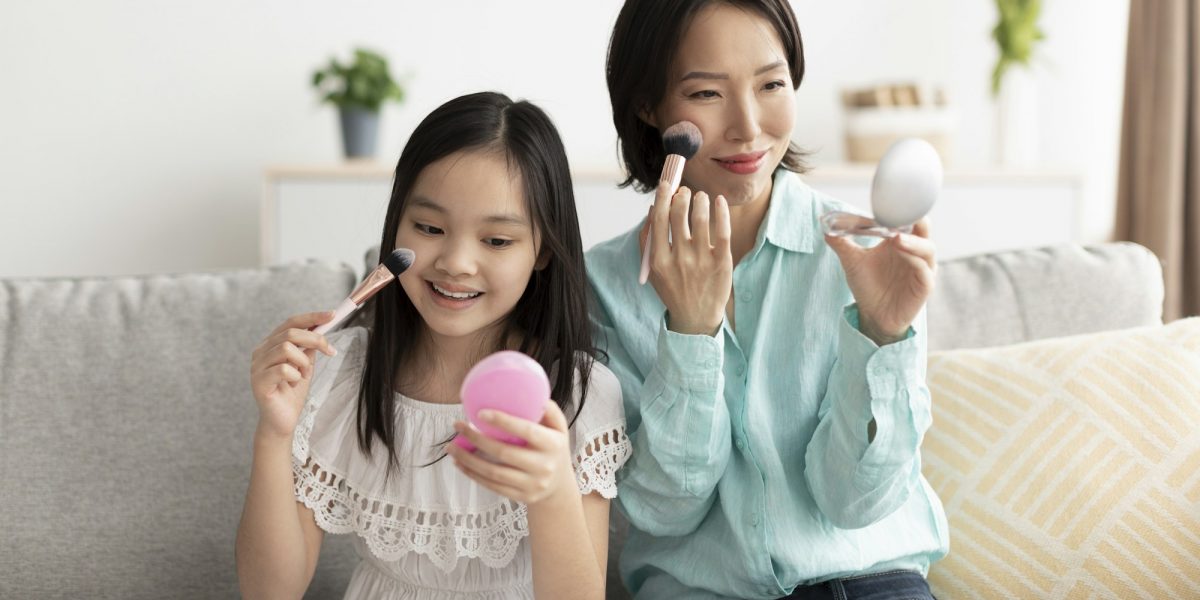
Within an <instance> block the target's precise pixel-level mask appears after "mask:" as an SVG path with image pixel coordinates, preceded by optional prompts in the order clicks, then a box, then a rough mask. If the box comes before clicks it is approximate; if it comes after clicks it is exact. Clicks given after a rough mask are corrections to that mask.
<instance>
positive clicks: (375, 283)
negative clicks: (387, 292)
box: [350, 264, 396, 306]
mask: <svg viewBox="0 0 1200 600" xmlns="http://www.w3.org/2000/svg"><path fill="white" fill-rule="evenodd" d="M395 278H396V276H395V275H393V274H392V272H391V271H390V270H388V268H387V266H386V265H382V264H381V265H379V266H378V267H375V270H374V271H371V274H370V275H367V278H366V279H364V280H363V282H362V283H360V284H358V287H356V288H354V291H353V292H350V300H351V301H352V302H354V303H355V304H357V305H359V306H362V303H363V302H366V301H367V300H368V299H370V298H371V296H374V295H375V292H378V291H379V290H381V289H383V286H385V285H387V284H389V283H391V281H392V280H393V279H395Z"/></svg>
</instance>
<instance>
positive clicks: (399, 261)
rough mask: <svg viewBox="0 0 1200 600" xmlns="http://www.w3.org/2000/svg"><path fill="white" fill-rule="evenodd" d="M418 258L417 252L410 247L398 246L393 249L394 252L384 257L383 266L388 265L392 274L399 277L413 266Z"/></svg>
mask: <svg viewBox="0 0 1200 600" xmlns="http://www.w3.org/2000/svg"><path fill="white" fill-rule="evenodd" d="M416 258H417V254H416V253H415V252H413V251H412V250H409V249H408V248H396V249H395V250H392V254H391V255H390V256H388V257H387V258H385V259H383V266H385V267H387V268H388V270H389V271H391V272H392V275H395V276H396V277H399V276H400V274H401V273H403V272H405V271H407V270H408V268H409V267H411V266H412V264H413V260H414V259H416Z"/></svg>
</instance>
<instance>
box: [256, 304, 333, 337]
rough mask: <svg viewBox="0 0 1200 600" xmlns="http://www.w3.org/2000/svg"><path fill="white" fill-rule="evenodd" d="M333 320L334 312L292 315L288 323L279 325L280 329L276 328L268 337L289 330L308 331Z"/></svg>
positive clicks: (325, 311) (324, 311)
mask: <svg viewBox="0 0 1200 600" xmlns="http://www.w3.org/2000/svg"><path fill="white" fill-rule="evenodd" d="M332 318H333V311H332V310H323V311H320V312H310V313H302V314H299V315H292V316H290V317H288V319H287V320H286V321H284V322H283V323H281V324H280V325H279V327H276V328H275V329H274V330H272V331H271V333H270V334H268V335H267V337H272V336H275V335H276V334H278V333H280V332H283V331H286V330H288V329H308V328H309V327H316V326H317V325H321V324H324V323H328V322H329V320H330V319H332Z"/></svg>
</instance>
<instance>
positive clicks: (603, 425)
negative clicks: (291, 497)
mask: <svg viewBox="0 0 1200 600" xmlns="http://www.w3.org/2000/svg"><path fill="white" fill-rule="evenodd" d="M329 341H330V343H331V344H332V345H333V346H334V347H336V348H337V351H338V353H337V356H334V357H326V356H325V355H323V354H318V355H317V356H318V358H317V363H316V365H315V369H314V373H313V380H312V384H311V386H310V390H309V397H308V401H307V403H306V404H305V406H304V409H303V412H302V413H301V415H300V422H299V424H298V425H297V426H296V432H295V436H294V438H293V444H292V462H293V476H294V479H295V490H296V497H297V499H298V500H300V501H301V502H303V503H304V504H305V506H308V507H309V508H310V509H312V510H313V511H314V513H315V516H316V521H317V525H318V526H320V527H321V529H323V530H325V531H326V532H328V533H334V534H342V533H353V534H355V536H354V538H355V540H354V541H355V548H356V549H357V551H358V555H359V557H360V558H361V559H362V560H361V561H360V562H359V564H358V567H357V568H356V569H355V570H354V574H353V575H352V576H351V578H350V585H349V587H348V588H347V590H346V595H345V597H346V598H349V599H358V598H387V599H396V600H399V599H405V600H410V599H411V600H452V599H453V600H459V599H463V598H484V599H496V600H499V599H501V598H504V599H508V598H530V599H531V598H533V574H532V573H533V572H532V562H533V561H532V558H531V556H530V550H529V539H528V534H529V527H528V523H527V521H526V509H525V505H523V504H521V503H519V502H515V501H512V500H509V499H508V498H505V497H504V496H500V495H498V494H496V493H494V492H492V491H490V490H488V489H486V488H484V487H482V486H480V485H478V484H476V483H475V482H473V481H471V480H470V479H468V478H467V477H466V476H465V475H463V474H462V473H460V472H459V471H458V469H456V468H455V467H454V464H453V462H452V461H451V459H450V458H448V457H447V458H444V459H442V460H441V461H438V462H436V463H434V464H432V465H429V466H421V465H425V464H426V463H429V462H430V461H433V460H434V459H436V458H437V457H438V456H440V455H441V450H440V446H441V443H442V442H444V441H446V440H447V439H448V438H450V437H451V436H453V434H454V426H453V424H454V421H455V420H456V419H462V418H463V408H462V405H461V404H434V403H429V402H421V401H419V400H414V399H412V398H408V397H406V396H403V395H401V394H396V396H395V398H396V418H397V432H398V445H397V448H396V450H397V455H398V456H400V457H401V467H402V468H401V470H399V471H396V472H393V473H392V474H391V476H390V477H388V476H387V475H386V472H387V471H386V466H387V451H386V449H385V448H383V446H382V444H380V443H379V442H378V441H376V442H375V447H374V448H373V449H376V451H374V452H372V453H371V455H370V456H367V455H365V454H364V453H363V452H362V451H361V450H360V449H359V446H358V438H357V435H356V431H357V429H356V427H357V419H356V410H357V406H358V391H359V385H360V379H361V377H362V369H363V363H364V358H365V351H366V345H367V344H366V343H367V331H366V330H365V329H363V328H361V327H356V328H350V329H345V330H342V331H339V332H336V333H334V334H332V335H330V336H329ZM573 400H574V402H573V403H572V405H571V406H570V407H569V409H568V410H567V411H566V414H567V417H568V419H570V418H571V416H572V415H573V413H574V412H575V408H574V407H576V406H578V391H576V398H574V399H573ZM571 447H572V448H573V449H574V464H575V475H576V482H577V484H578V487H579V491H580V493H581V494H588V493H591V492H598V493H599V494H601V495H602V496H604V497H605V498H613V497H615V496H616V495H617V484H616V472H617V469H618V468H620V466H621V465H622V464H624V462H625V461H626V460H627V459H628V458H629V454H630V445H629V439H628V437H626V435H625V418H624V411H623V409H622V406H621V387H620V384H619V383H618V382H617V379H616V377H615V376H613V374H612V373H611V372H610V371H609V370H608V369H607V368H605V367H604V366H603V365H601V364H600V363H599V362H596V363H595V365H594V367H593V368H592V377H591V381H590V384H589V388H588V396H587V401H586V402H585V403H584V405H583V410H582V412H581V413H580V414H579V416H578V418H577V419H576V420H575V422H574V424H573V425H572V427H571Z"/></svg>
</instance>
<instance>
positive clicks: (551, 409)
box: [542, 398, 568, 433]
mask: <svg viewBox="0 0 1200 600" xmlns="http://www.w3.org/2000/svg"><path fill="white" fill-rule="evenodd" d="M542 425H543V426H545V427H548V428H550V429H554V430H556V431H559V432H561V433H567V431H568V426H567V416H566V415H564V414H563V411H562V409H561V408H559V407H558V404H555V403H554V401H553V400H551V399H549V398H547V399H546V413H545V414H544V415H542Z"/></svg>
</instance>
